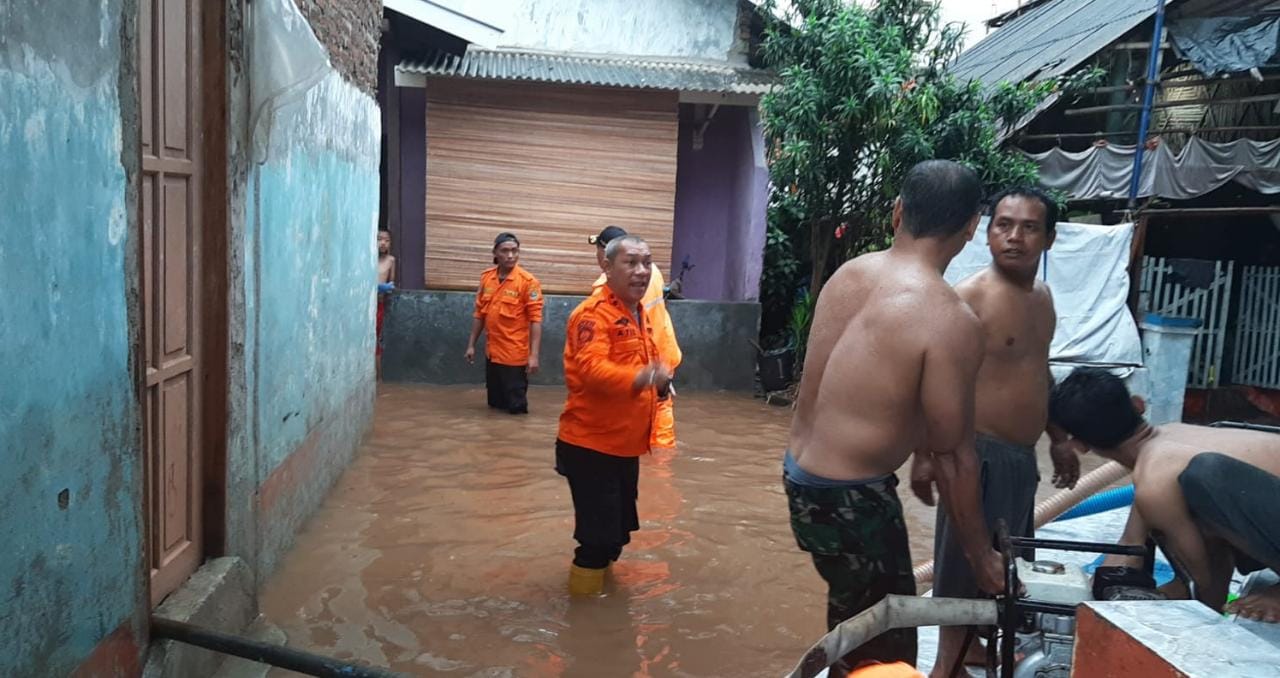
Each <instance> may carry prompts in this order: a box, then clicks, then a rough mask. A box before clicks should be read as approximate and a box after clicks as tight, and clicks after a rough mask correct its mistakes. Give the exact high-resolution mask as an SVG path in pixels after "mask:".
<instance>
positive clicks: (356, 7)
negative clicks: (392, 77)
mask: <svg viewBox="0 0 1280 678" xmlns="http://www.w3.org/2000/svg"><path fill="white" fill-rule="evenodd" d="M294 2H296V3H297V5H298V9H300V10H302V14H303V15H304V16H306V17H307V21H308V22H309V23H310V24H311V30H312V31H314V32H315V34H316V38H318V39H319V40H320V42H321V43H322V44H323V45H324V46H325V49H327V50H329V59H330V61H332V62H333V66H334V68H336V69H338V72H340V73H342V75H343V77H345V78H346V79H347V80H348V81H350V82H351V83H353V84H354V85H356V86H357V87H359V88H360V89H361V90H364V92H365V93H366V94H368V95H369V96H376V92H377V87H378V46H379V44H380V41H381V38H382V0H294Z"/></svg>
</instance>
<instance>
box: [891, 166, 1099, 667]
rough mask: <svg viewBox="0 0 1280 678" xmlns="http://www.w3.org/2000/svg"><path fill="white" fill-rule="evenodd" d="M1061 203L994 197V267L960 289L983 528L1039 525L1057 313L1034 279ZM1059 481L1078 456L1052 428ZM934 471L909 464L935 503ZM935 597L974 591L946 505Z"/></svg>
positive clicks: (1031, 196) (973, 658)
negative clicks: (980, 347) (976, 327)
mask: <svg viewBox="0 0 1280 678" xmlns="http://www.w3.org/2000/svg"><path fill="white" fill-rule="evenodd" d="M1057 221H1058V207H1057V205H1056V204H1055V203H1054V202H1053V200H1052V199H1051V198H1050V197H1049V196H1048V195H1046V194H1045V193H1044V192H1042V191H1040V190H1039V189H1035V188H1015V189H1010V190H1008V191H1005V192H1003V193H1000V194H999V195H997V196H996V197H995V198H993V199H992V201H991V223H990V225H989V226H988V227H987V243H988V246H989V248H990V250H991V265H990V266H989V267H987V268H986V269H985V270H983V271H981V272H979V273H976V274H974V275H973V276H970V277H969V278H967V279H965V280H964V281H963V282H961V283H960V284H959V285H956V292H957V293H958V294H959V295H960V298H961V299H963V300H964V301H965V303H967V304H968V305H969V308H971V309H973V312H974V313H975V314H976V315H977V316H978V320H979V321H980V322H981V323H982V330H983V333H984V335H985V339H986V341H985V344H986V350H985V353H984V355H983V357H982V367H981V369H979V370H978V381H977V394H976V399H977V400H976V406H975V409H976V416H975V428H976V430H977V444H976V447H977V453H978V463H979V465H980V468H981V473H980V474H979V477H980V479H981V481H980V482H981V485H982V512H983V514H984V515H985V516H986V531H987V533H988V534H990V533H992V532H994V531H995V526H996V523H997V521H999V520H1004V521H1005V524H1007V525H1008V526H1009V534H1010V535H1012V536H1015V537H1031V536H1033V535H1034V533H1035V526H1034V522H1033V521H1034V515H1035V502H1036V488H1037V487H1038V486H1039V483H1040V473H1039V470H1038V469H1037V467H1036V450H1035V446H1036V442H1037V441H1038V440H1040V436H1041V435H1042V434H1043V433H1044V432H1045V428H1046V424H1048V421H1049V388H1050V387H1051V386H1052V378H1051V377H1050V375H1049V344H1050V343H1051V342H1052V341H1053V330H1054V326H1055V325H1056V323H1057V317H1056V315H1055V314H1054V310H1053V296H1052V295H1051V294H1050V292H1049V287H1048V286H1047V285H1045V284H1044V283H1043V282H1041V281H1039V280H1037V279H1036V274H1037V272H1038V271H1039V269H1040V259H1041V256H1042V255H1043V254H1044V253H1045V251H1047V250H1048V249H1049V247H1050V246H1052V245H1053V240H1054V237H1055V235H1056V231H1055V225H1056V223H1057ZM1050 437H1051V438H1053V440H1054V445H1053V447H1052V451H1053V455H1052V456H1053V459H1054V470H1055V474H1054V476H1055V480H1056V481H1057V484H1058V486H1059V487H1070V486H1074V485H1075V482H1076V479H1077V477H1078V476H1079V475H1080V460H1079V458H1078V457H1077V456H1076V454H1075V452H1074V451H1073V449H1072V448H1071V445H1070V443H1068V442H1067V441H1068V438H1067V436H1066V435H1065V434H1063V433H1061V432H1058V431H1056V430H1055V431H1053V432H1051V433H1050ZM932 481H933V476H932V471H931V468H930V464H929V460H928V459H927V458H917V459H916V460H915V463H914V464H913V465H912V469H911V489H912V490H913V491H914V492H915V493H916V495H917V496H918V497H920V500H921V501H923V502H924V503H925V504H927V505H929V506H932V505H933V503H934V501H933V482H932ZM933 585H934V588H933V595H935V596H937V597H939V598H977V597H979V595H980V592H979V591H978V587H977V585H976V583H975V582H974V577H973V571H972V570H971V569H970V568H969V563H968V562H967V561H966V559H965V556H964V551H963V550H962V548H961V544H960V542H959V541H958V540H957V539H956V538H955V535H954V527H953V526H952V524H951V522H950V521H949V520H948V516H947V512H946V511H945V510H942V509H939V510H938V518H937V529H936V531H935V534H934V578H933ZM965 635H966V629H965V627H963V626H948V627H943V628H942V629H941V632H940V634H939V639H938V657H937V660H936V661H935V663H934V667H933V675H934V676H946V675H949V673H950V671H951V668H952V666H954V664H955V660H956V657H957V656H958V655H959V654H960V651H961V648H962V646H963V645H964V638H965ZM985 658H986V653H985V652H983V651H982V647H981V646H980V645H979V644H978V643H977V642H974V643H972V644H971V645H970V646H969V655H968V657H966V663H969V664H978V665H981V664H983V663H984V662H985Z"/></svg>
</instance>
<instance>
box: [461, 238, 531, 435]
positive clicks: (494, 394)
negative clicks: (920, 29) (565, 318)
mask: <svg viewBox="0 0 1280 678" xmlns="http://www.w3.org/2000/svg"><path fill="white" fill-rule="evenodd" d="M493 263H494V266H493V267H492V268H489V269H486V270H485V272H484V273H483V274H481V275H480V289H478V290H477V291H476V307H475V317H474V319H473V321H472V323H471V338H470V339H469V340H468V341H467V352H466V355H465V357H466V360H467V362H468V363H472V362H474V361H475V356H476V339H479V338H480V333H481V332H482V331H483V332H486V333H488V335H489V338H488V339H487V340H486V349H485V370H484V382H485V387H486V388H487V390H488V395H489V407H492V408H495V409H500V410H505V411H507V412H510V413H511V414H527V413H528V412H529V400H528V390H529V376H530V375H532V374H535V373H537V371H538V368H539V365H538V350H539V348H540V347H541V344H542V286H541V285H540V284H539V283H538V279H537V278H535V277H533V276H532V275H531V274H530V273H529V272H528V271H526V270H524V269H523V268H520V241H519V240H517V239H516V237H515V235H513V234H511V233H500V234H498V237H497V239H495V240H494V242H493Z"/></svg>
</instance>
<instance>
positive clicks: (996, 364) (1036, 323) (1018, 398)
mask: <svg viewBox="0 0 1280 678" xmlns="http://www.w3.org/2000/svg"><path fill="white" fill-rule="evenodd" d="M956 292H957V293H958V294H959V295H960V298H961V299H963V300H964V301H965V303H967V304H968V305H969V307H970V308H972V309H973V312H974V313H975V314H977V316H978V319H979V320H980V321H981V322H982V331H983V334H984V335H985V347H986V350H985V351H984V354H983V358H982V368H981V369H979V370H978V385H977V400H976V403H975V418H974V424H975V428H976V429H977V430H978V432H979V433H985V434H987V435H989V436H992V437H995V438H999V439H1001V440H1005V441H1008V442H1011V443H1014V444H1016V445H1023V446H1027V447H1031V446H1034V445H1035V444H1036V442H1037V441H1038V440H1039V439H1040V436H1041V435H1042V434H1043V433H1044V430H1045V424H1046V423H1048V420H1049V370H1048V366H1049V345H1050V343H1052V341H1053V330H1054V326H1055V324H1056V320H1057V317H1056V315H1055V313H1054V310H1053V296H1052V295H1051V294H1050V292H1049V287H1048V286H1047V285H1045V284H1044V283H1043V282H1040V281H1035V282H1034V284H1033V285H1032V287H1031V289H1027V288H1025V287H1022V286H1019V285H1017V284H1015V283H1014V282H1012V281H1010V280H1009V279H1007V278H1005V277H1003V276H1001V275H1000V274H999V273H997V272H996V271H995V270H994V268H988V269H986V270H984V271H982V272H980V273H977V274H975V275H973V276H971V277H969V278H967V279H965V280H964V281H963V282H961V283H960V284H959V285H957V286H956Z"/></svg>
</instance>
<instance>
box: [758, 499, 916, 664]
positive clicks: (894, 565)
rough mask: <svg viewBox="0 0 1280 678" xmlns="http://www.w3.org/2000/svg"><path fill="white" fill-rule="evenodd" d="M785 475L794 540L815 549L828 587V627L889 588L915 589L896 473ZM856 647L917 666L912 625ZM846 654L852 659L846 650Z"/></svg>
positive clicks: (865, 654)
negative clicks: (852, 477) (836, 483)
mask: <svg viewBox="0 0 1280 678" xmlns="http://www.w3.org/2000/svg"><path fill="white" fill-rule="evenodd" d="M783 483H784V484H785V485H786V489H787V501H788V504H789V505H790V508H791V531H792V532H793V533H794V534H795V537H796V544H798V545H799V546H800V550H802V551H805V552H806V553H809V554H810V555H811V556H812V557H813V564H814V566H815V567H816V568H817V570H818V574H819V575H821V576H822V578H823V580H825V581H826V582H827V586H828V587H829V588H828V593H827V628H828V629H833V628H835V627H836V626H837V625H838V624H839V623H840V622H842V621H844V620H846V619H848V618H850V617H852V616H854V615H856V614H858V613H859V612H862V611H863V610H865V609H867V608H869V607H871V606H872V605H875V604H876V603H878V602H880V601H881V600H883V599H884V597H885V596H886V595H888V594H890V593H894V594H899V595H906V596H914V595H915V594H916V582H915V577H914V576H913V575H912V572H911V549H910V546H909V545H908V543H907V526H906V522H905V521H904V519H903V516H902V504H901V502H899V501H898V493H897V491H896V490H895V489H894V488H896V487H897V485H898V478H897V477H896V476H893V475H890V476H887V477H885V478H883V479H878V480H875V481H870V482H864V483H851V484H849V485H844V486H840V487H811V486H807V485H799V484H797V483H795V482H792V481H791V479H790V478H787V477H786V476H784V477H783ZM855 655H857V657H856V658H857V659H859V660H861V659H875V660H878V661H905V662H908V663H909V664H911V665H912V666H914V665H915V660H916V630H915V629H913V628H912V629H897V630H894V631H890V632H888V633H885V634H884V635H882V636H880V637H879V638H876V639H874V640H872V641H871V642H869V643H867V644H865V645H863V646H862V647H861V648H859V650H858V651H857V652H856V653H855ZM851 657H853V655H851ZM845 661H846V663H849V661H850V658H846V660H845ZM849 665H850V666H853V665H856V662H855V663H850V664H849Z"/></svg>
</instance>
